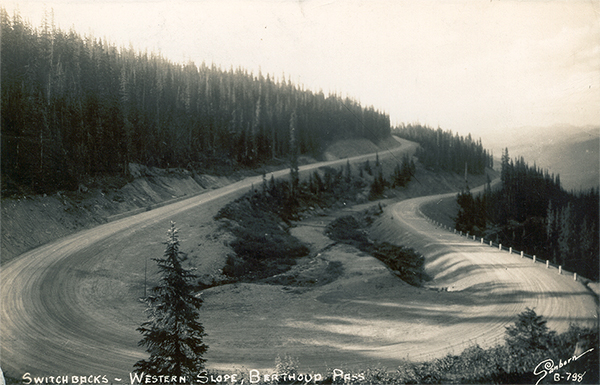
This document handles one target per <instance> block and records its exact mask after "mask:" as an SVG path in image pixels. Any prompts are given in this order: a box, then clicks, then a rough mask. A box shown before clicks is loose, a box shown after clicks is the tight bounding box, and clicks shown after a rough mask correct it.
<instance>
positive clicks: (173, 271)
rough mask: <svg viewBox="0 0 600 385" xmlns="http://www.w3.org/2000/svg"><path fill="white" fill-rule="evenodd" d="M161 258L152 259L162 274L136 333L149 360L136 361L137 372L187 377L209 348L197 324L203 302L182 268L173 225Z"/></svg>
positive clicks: (201, 364)
mask: <svg viewBox="0 0 600 385" xmlns="http://www.w3.org/2000/svg"><path fill="white" fill-rule="evenodd" d="M165 244H166V246H167V248H166V251H165V254H164V256H163V258H155V259H154V260H155V261H156V262H157V264H158V268H159V270H160V273H161V280H160V282H159V284H158V285H157V286H156V287H154V288H153V289H152V291H151V293H152V294H151V295H150V296H148V297H147V298H146V302H147V304H148V309H147V312H148V318H149V320H148V321H146V322H144V323H143V324H142V326H140V327H139V328H138V329H137V330H138V331H139V332H140V333H142V335H143V336H144V338H143V339H142V340H141V341H140V342H139V345H140V346H145V347H146V348H147V351H148V352H149V353H150V358H148V359H146V360H140V361H138V362H137V363H136V364H135V365H134V367H135V368H136V369H135V371H136V372H138V373H139V372H143V373H145V374H150V375H174V376H188V378H191V377H192V376H195V375H196V374H197V373H199V372H200V371H201V370H202V369H203V368H204V362H206V360H205V359H203V358H202V356H203V354H204V353H205V352H206V350H207V349H208V346H207V345H205V344H204V343H203V342H202V340H203V338H204V336H205V333H204V327H203V326H202V324H201V323H200V322H198V310H199V309H200V307H201V306H202V299H201V298H199V297H196V296H195V295H194V291H193V285H192V282H194V280H195V279H196V278H197V276H196V275H195V274H193V273H192V271H191V270H190V269H186V268H184V267H183V266H182V265H181V259H180V251H179V239H178V237H177V229H176V228H175V223H174V222H171V228H170V229H169V230H168V237H167V241H166V242H165Z"/></svg>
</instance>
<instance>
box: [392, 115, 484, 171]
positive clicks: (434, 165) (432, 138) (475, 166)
mask: <svg viewBox="0 0 600 385" xmlns="http://www.w3.org/2000/svg"><path fill="white" fill-rule="evenodd" d="M393 133H394V135H398V136H399V137H401V138H404V139H408V140H412V141H414V142H417V143H419V144H420V145H421V146H420V148H418V149H417V152H416V154H415V155H416V156H417V158H419V161H420V162H421V163H422V164H423V165H425V166H426V167H429V168H430V169H433V170H444V171H452V172H457V173H461V172H464V171H465V164H466V166H467V168H468V172H469V173H471V174H478V175H481V174H483V173H485V168H486V167H493V166H494V160H493V157H492V154H490V153H489V152H488V151H487V150H486V149H484V148H483V145H482V144H481V139H479V140H477V141H475V140H473V139H472V138H471V134H469V135H467V137H463V136H460V135H458V133H456V134H452V131H443V130H442V129H441V128H438V129H437V130H434V129H433V128H430V127H427V126H421V125H420V124H416V125H412V124H408V125H404V124H403V125H400V126H398V127H395V128H394V130H393Z"/></svg>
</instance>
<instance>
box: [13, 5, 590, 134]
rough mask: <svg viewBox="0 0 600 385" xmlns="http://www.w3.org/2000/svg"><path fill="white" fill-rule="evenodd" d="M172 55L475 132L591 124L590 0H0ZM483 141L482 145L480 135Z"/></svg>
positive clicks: (396, 117) (394, 115) (37, 19)
mask: <svg viewBox="0 0 600 385" xmlns="http://www.w3.org/2000/svg"><path fill="white" fill-rule="evenodd" d="M3 4H4V6H5V7H6V8H7V10H8V11H9V13H10V14H12V11H13V10H14V9H15V8H18V9H19V10H20V13H21V15H22V16H23V17H24V18H25V19H27V20H29V21H30V22H31V23H32V24H33V25H34V26H39V25H40V24H41V20H42V15H43V13H44V9H45V10H47V11H51V10H53V11H54V17H55V23H56V24H57V25H58V26H59V27H60V28H61V29H63V30H68V29H70V28H71V27H74V29H75V30H76V31H77V32H79V33H80V34H88V33H91V34H92V35H94V36H95V37H102V38H104V37H106V38H108V40H109V41H110V42H113V43H115V44H117V45H119V46H121V45H125V46H129V44H130V43H131V44H133V46H134V47H135V48H136V49H140V50H144V49H146V48H148V50H150V51H160V52H161V53H162V54H163V55H164V56H166V57H168V58H169V59H171V60H173V61H176V62H185V61H188V60H190V59H191V60H193V61H194V62H196V63H197V64H199V63H201V62H202V61H205V62H206V63H215V64H217V65H219V66H221V67H223V68H225V69H228V68H229V67H230V66H234V67H237V66H242V67H244V68H247V69H248V70H251V71H252V72H254V73H255V74H256V73H257V72H258V69H259V68H260V69H261V70H262V72H263V74H267V73H269V74H272V75H275V76H276V77H281V75H282V74H283V73H285V74H286V77H287V76H289V77H290V78H291V79H292V80H293V81H294V82H295V83H298V84H303V85H304V86H305V87H306V88H309V89H312V90H315V91H318V90H319V89H322V90H323V91H324V92H326V93H327V92H329V91H331V92H338V93H341V94H343V95H349V96H351V97H354V98H356V99H358V100H360V101H361V103H362V104H363V105H374V106H375V108H377V109H380V110H383V111H385V112H387V113H388V114H390V117H391V119H392V123H401V122H416V121H418V122H420V123H423V124H428V125H430V126H433V127H437V126H438V125H439V126H440V127H442V128H444V129H451V130H453V131H458V132H460V133H463V134H464V133H467V132H471V133H473V134H474V135H475V136H476V137H478V136H482V137H484V140H485V136H486V132H487V131H490V130H491V131H496V132H498V130H501V129H504V128H511V127H519V126H546V125H553V124H559V123H568V124H573V125H588V124H594V125H598V124H600V1H598V0H596V1H582V0H581V1H580V0H570V1H496V0H494V1H482V0H478V1H475V0H472V1H471V0H469V1H465V0H463V1H435V2H428V1H416V0H415V1H397V0H381V1H364V0H363V1H359V0H357V1H348V0H328V1H325V0H305V1H288V0H254V1H253V0H244V1H229V0H218V1H217V0H214V1H213V0H206V1H189V0H186V1H55V2H50V1H48V2H46V1H17V2H11V1H3ZM484 144H485V143H484Z"/></svg>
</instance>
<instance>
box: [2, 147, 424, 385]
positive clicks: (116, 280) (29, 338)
mask: <svg viewBox="0 0 600 385" xmlns="http://www.w3.org/2000/svg"><path fill="white" fill-rule="evenodd" d="M415 148H416V144H415V143H412V142H408V141H402V145H401V146H400V147H398V148H395V149H393V150H391V151H387V152H382V153H380V154H379V156H380V157H381V158H382V159H383V158H385V157H389V156H395V157H398V158H400V157H401V156H402V154H403V153H406V152H408V153H413V152H414V150H415ZM366 159H371V160H374V159H375V154H369V155H363V156H358V157H355V158H351V161H352V162H363V161H365V160H366ZM345 164H346V159H343V160H338V161H330V162H324V163H319V164H312V165H306V166H302V167H301V168H300V173H301V175H302V174H303V173H307V172H310V171H311V170H313V169H315V168H317V167H321V166H339V165H345ZM288 174H289V171H288V170H282V171H279V172H275V173H273V175H274V176H275V177H276V178H277V177H284V176H286V175H288ZM267 177H268V178H270V174H269V175H267ZM261 183H262V178H261V177H254V178H247V179H244V180H243V181H240V182H237V183H234V184H231V185H229V186H226V187H223V188H220V189H216V190H212V191H210V192H208V193H205V194H202V195H199V196H196V197H193V198H190V199H187V200H184V201H180V202H177V203H174V204H171V205H168V206H164V207H161V208H158V209H155V210H152V211H148V212H145V213H142V214H139V215H135V216H131V217H128V218H124V219H121V220H118V221H115V222H110V223H107V224H104V225H101V226H98V227H95V228H93V229H90V230H86V231H82V232H80V233H77V234H74V235H71V236H68V237H65V238H62V239H59V240H57V241H55V242H52V243H50V244H47V245H44V246H42V247H39V248H37V249H34V250H32V251H30V252H27V253H25V254H23V255H21V256H20V257H18V258H15V259H14V260H12V261H10V262H9V263H7V264H6V265H4V266H2V275H1V282H0V285H1V286H0V294H1V295H0V298H1V303H2V306H1V309H0V322H1V325H2V335H1V340H2V341H1V342H2V343H1V348H2V350H1V355H0V357H1V362H0V366H1V367H2V369H3V371H4V372H5V373H7V374H8V375H11V376H13V377H17V378H20V377H21V376H22V375H23V374H24V373H25V372H30V373H32V375H39V376H49V375H92V374H94V375H109V376H110V378H111V379H110V380H111V381H113V377H117V378H119V377H122V376H124V375H125V373H128V372H129V371H130V370H131V369H132V367H133V364H134V363H135V362H136V361H137V360H138V359H140V358H142V357H146V354H145V353H144V351H143V349H140V348H138V347H137V342H138V341H139V339H140V335H139V334H138V333H137V332H136V330H135V329H136V327H138V326H139V325H140V322H142V321H143V320H145V315H144V313H143V306H142V305H141V303H140V301H139V297H141V296H142V290H143V287H144V285H145V284H144V280H145V278H144V276H145V273H144V271H145V269H146V266H148V267H147V268H148V276H151V275H152V274H151V273H152V265H153V264H154V263H153V262H152V261H150V262H149V263H148V259H149V258H153V257H157V256H160V255H162V253H163V251H164V249H163V245H161V243H160V241H161V240H163V238H164V234H165V229H167V228H168V223H169V221H171V220H173V221H176V222H177V223H178V224H179V225H180V226H181V225H185V226H187V227H186V229H184V230H189V228H193V227H202V226H209V225H208V224H209V223H210V222H212V217H213V215H214V214H216V212H217V211H218V210H219V208H221V207H222V206H223V205H225V204H226V203H227V202H229V201H230V200H232V199H235V198H237V197H239V196H241V195H243V194H244V193H246V192H247V191H248V189H249V188H250V187H251V186H252V185H254V186H259V185H260V184H261ZM183 236H184V237H185V236H186V232H185V231H183ZM190 242H191V241H190ZM198 247H202V245H201V243H198Z"/></svg>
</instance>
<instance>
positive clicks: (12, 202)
mask: <svg viewBox="0 0 600 385" xmlns="http://www.w3.org/2000/svg"><path fill="white" fill-rule="evenodd" d="M399 145H400V143H399V142H398V141H396V140H394V139H393V138H391V137H390V138H388V139H387V140H384V141H382V142H381V143H377V144H375V143H373V142H371V141H368V140H366V139H355V140H345V141H343V143H342V144H341V145H340V144H338V143H333V144H332V145H331V146H330V147H329V148H328V149H326V151H325V152H326V153H327V154H328V155H327V158H328V160H334V159H342V158H346V157H348V156H349V153H347V152H346V150H345V148H351V149H352V151H351V153H350V154H351V155H360V154H369V153H372V152H376V151H380V152H384V151H386V150H388V149H391V148H394V147H397V146H399ZM300 161H301V163H303V164H309V163H314V162H315V160H314V159H312V158H308V157H303V158H302V159H300ZM129 167H130V173H131V175H132V176H133V178H134V179H133V180H132V181H129V182H127V181H123V180H119V179H118V178H111V179H104V180H100V181H97V182H96V185H95V186H93V187H84V186H82V188H81V189H80V190H79V191H74V192H65V191H63V192H57V193H56V194H52V195H43V196H42V195H36V196H27V197H13V198H3V199H2V202H1V212H2V214H1V215H2V221H1V233H2V243H1V248H0V251H1V252H0V261H1V263H3V264H4V263H6V262H8V261H10V260H11V259H13V258H15V257H16V256H18V255H20V254H22V253H24V252H26V251H28V250H31V249H33V248H35V247H38V246H40V245H43V244H45V243H48V242H50V241H53V240H55V239H58V238H61V237H64V236H66V235H69V234H73V233H75V232H77V231H81V230H83V229H88V228H92V227H94V226H97V225H99V224H102V223H106V222H110V221H113V220H116V219H119V218H123V217H124V216H128V215H133V214H138V213H141V212H143V211H146V210H150V209H153V208H157V207H160V206H162V205H164V204H167V203H173V202H175V201H177V200H179V199H185V198H189V197H192V196H194V195H197V194H202V193H205V192H207V191H210V190H212V189H216V188H219V187H223V186H225V185H228V184H231V183H233V182H235V181H236V180H239V179H240V178H241V177H243V176H248V175H260V173H261V171H262V170H256V171H255V172H248V171H247V172H240V173H237V174H234V175H232V176H212V175H206V174H197V173H192V172H190V171H187V170H184V169H166V170H165V169H159V168H154V167H150V168H149V167H145V166H140V165H137V164H130V166H129ZM265 171H266V172H269V171H273V169H272V168H266V169H265Z"/></svg>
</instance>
